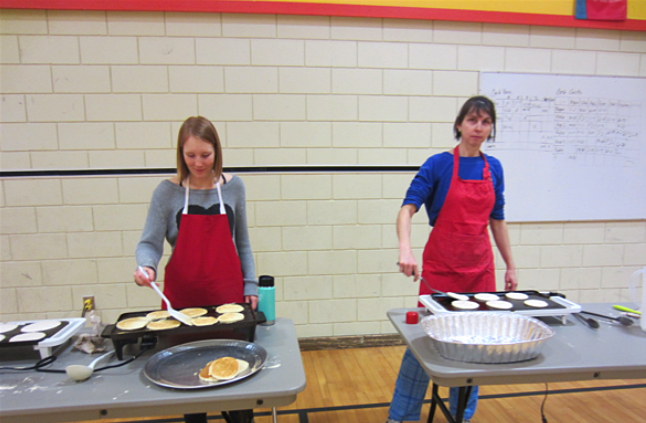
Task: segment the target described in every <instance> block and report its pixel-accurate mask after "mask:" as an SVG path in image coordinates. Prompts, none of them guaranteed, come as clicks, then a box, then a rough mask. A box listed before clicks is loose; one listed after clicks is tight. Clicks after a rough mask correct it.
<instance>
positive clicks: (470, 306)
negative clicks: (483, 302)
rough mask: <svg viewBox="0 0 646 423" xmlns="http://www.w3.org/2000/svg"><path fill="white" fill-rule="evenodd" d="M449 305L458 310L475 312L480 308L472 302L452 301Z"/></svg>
mask: <svg viewBox="0 0 646 423" xmlns="http://www.w3.org/2000/svg"><path fill="white" fill-rule="evenodd" d="M451 305H452V306H453V307H454V308H459V309H460V310H475V309H476V308H478V307H480V305H479V304H478V303H474V302H473V301H453V302H452V303H451Z"/></svg>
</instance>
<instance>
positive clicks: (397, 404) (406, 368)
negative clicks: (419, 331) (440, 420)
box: [388, 348, 478, 421]
mask: <svg viewBox="0 0 646 423" xmlns="http://www.w3.org/2000/svg"><path fill="white" fill-rule="evenodd" d="M429 382H430V378H429V376H428V375H427V374H426V372H425V371H424V369H423V368H422V366H421V365H420V364H419V362H418V361H417V359H416V358H415V356H414V355H413V353H412V352H411V351H410V349H408V348H407V349H406V352H405V353H404V357H403V358H402V364H401V367H400V369H399V375H398V376H397V382H396V383H395V392H394V393H393V400H392V401H391V403H390V409H389V410H388V418H390V419H392V420H396V421H417V420H419V419H420V415H421V412H422V405H423V403H424V396H425V395H426V390H427V389H428V384H429ZM459 389H460V388H451V389H450V390H449V410H450V411H451V414H452V415H453V416H455V414H456V412H457V403H458V390H459ZM477 405H478V387H477V386H474V387H473V388H472V389H471V396H470V397H469V399H468V400H467V408H466V409H465V410H464V418H465V419H470V418H472V417H473V415H474V414H475V412H476V406H477Z"/></svg>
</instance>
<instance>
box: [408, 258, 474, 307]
mask: <svg viewBox="0 0 646 423" xmlns="http://www.w3.org/2000/svg"><path fill="white" fill-rule="evenodd" d="M397 265H398V266H399V262H397ZM413 276H415V272H414V271H413ZM419 279H420V280H421V281H422V282H423V283H424V285H425V286H426V287H427V288H428V289H430V290H431V291H433V292H436V293H438V294H442V295H446V296H447V297H451V298H453V299H456V300H458V301H469V297H468V296H466V295H462V294H456V293H455V292H444V291H440V290H438V289H435V288H433V287H431V284H429V283H428V281H427V280H426V279H424V278H423V277H422V275H419Z"/></svg>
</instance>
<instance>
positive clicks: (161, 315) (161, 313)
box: [146, 310, 170, 320]
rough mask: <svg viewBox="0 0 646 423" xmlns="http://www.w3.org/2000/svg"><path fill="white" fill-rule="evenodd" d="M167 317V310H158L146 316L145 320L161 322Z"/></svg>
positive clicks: (168, 314)
mask: <svg viewBox="0 0 646 423" xmlns="http://www.w3.org/2000/svg"><path fill="white" fill-rule="evenodd" d="M169 317H170V313H169V312H168V311H167V310H158V311H153V312H150V313H148V314H146V319H148V320H162V319H168V318H169Z"/></svg>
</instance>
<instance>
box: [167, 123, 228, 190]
mask: <svg viewBox="0 0 646 423" xmlns="http://www.w3.org/2000/svg"><path fill="white" fill-rule="evenodd" d="M190 137H197V138H199V139H201V140H202V141H205V142H208V143H209V144H211V145H212V146H213V151H214V152H215V157H214V160H213V173H214V177H215V179H216V180H217V179H219V178H220V175H222V145H221V143H220V137H219V136H218V131H217V130H216V129H215V126H213V124H212V123H211V121H210V120H208V119H207V118H205V117H203V116H191V117H190V118H188V119H186V120H185V121H184V123H183V124H182V126H181V127H180V128H179V134H178V135H177V178H178V180H179V181H180V182H181V181H184V180H185V179H186V178H188V175H189V174H190V171H189V170H188V166H187V165H186V161H185V160H184V144H186V141H187V140H188V139H189V138H190Z"/></svg>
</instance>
